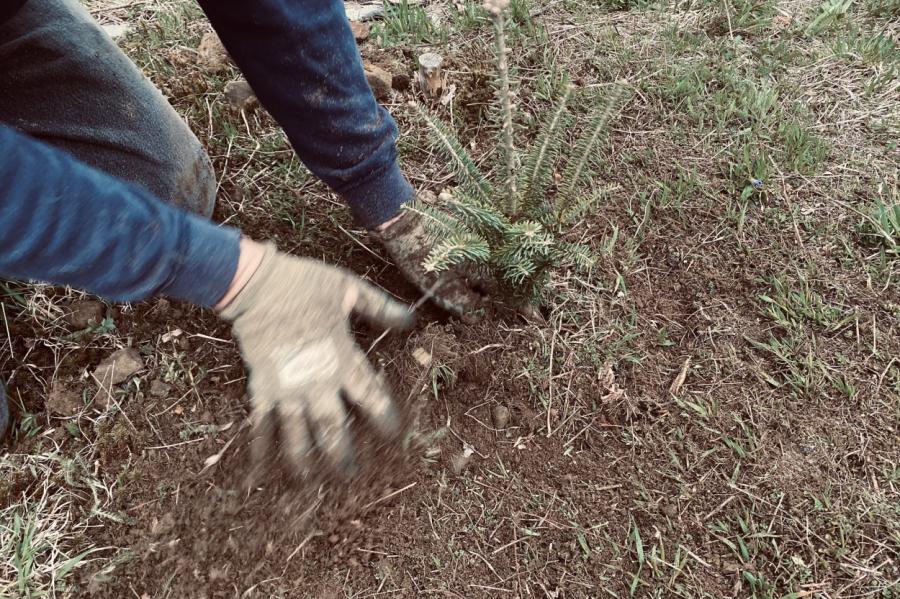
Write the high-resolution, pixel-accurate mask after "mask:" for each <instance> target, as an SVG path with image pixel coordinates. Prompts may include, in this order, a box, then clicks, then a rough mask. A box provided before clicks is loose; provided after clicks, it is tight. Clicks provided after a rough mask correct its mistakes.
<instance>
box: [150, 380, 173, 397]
mask: <svg viewBox="0 0 900 599" xmlns="http://www.w3.org/2000/svg"><path fill="white" fill-rule="evenodd" d="M171 392H172V385H170V384H168V383H164V382H162V381H161V380H159V379H153V382H151V383H150V395H152V396H153V397H168V396H169V393H171Z"/></svg>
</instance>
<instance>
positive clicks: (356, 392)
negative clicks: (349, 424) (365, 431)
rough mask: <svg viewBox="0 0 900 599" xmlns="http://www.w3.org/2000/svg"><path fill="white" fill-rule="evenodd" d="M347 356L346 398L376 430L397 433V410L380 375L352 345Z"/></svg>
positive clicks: (387, 434)
mask: <svg viewBox="0 0 900 599" xmlns="http://www.w3.org/2000/svg"><path fill="white" fill-rule="evenodd" d="M345 355H346V356H347V362H348V364H347V372H348V374H347V376H346V377H345V378H344V381H343V386H344V392H345V393H346V394H347V399H348V400H349V401H351V402H353V404H354V405H356V406H357V407H359V409H360V410H361V411H362V412H363V413H364V414H365V416H366V418H368V420H369V422H371V423H372V424H373V425H374V426H375V427H376V428H377V429H378V431H379V432H380V433H381V434H382V435H384V436H385V437H389V438H390V437H394V436H396V435H397V433H398V432H399V428H400V423H399V418H398V417H397V410H396V409H395V407H394V402H393V400H392V399H391V395H390V393H389V392H388V389H387V386H386V385H385V384H384V381H383V380H382V379H381V377H380V376H378V375H376V374H375V371H374V370H373V369H372V365H371V364H369V361H368V360H367V359H366V357H365V356H364V355H363V354H362V353H361V352H360V351H359V350H358V349H356V348H355V347H353V348H351V349H350V351H348V352H347V353H346V354H345Z"/></svg>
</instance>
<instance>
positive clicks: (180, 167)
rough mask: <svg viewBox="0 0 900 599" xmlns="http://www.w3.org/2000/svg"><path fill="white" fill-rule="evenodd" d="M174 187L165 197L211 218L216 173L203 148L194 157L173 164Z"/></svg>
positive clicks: (197, 150) (214, 199)
mask: <svg viewBox="0 0 900 599" xmlns="http://www.w3.org/2000/svg"><path fill="white" fill-rule="evenodd" d="M170 167H171V172H172V189H171V191H170V195H169V197H167V198H163V199H164V200H167V201H169V202H171V203H173V204H175V205H176V206H178V207H180V208H184V209H185V210H189V211H190V212H193V213H195V214H199V215H201V216H205V217H207V218H209V217H210V216H212V213H213V208H215V204H216V175H215V172H214V171H213V166H212V162H211V161H210V159H209V156H208V155H207V153H206V151H205V150H204V149H203V148H197V149H196V150H195V151H194V152H193V157H192V158H189V159H186V160H181V161H178V163H177V164H171V165H170Z"/></svg>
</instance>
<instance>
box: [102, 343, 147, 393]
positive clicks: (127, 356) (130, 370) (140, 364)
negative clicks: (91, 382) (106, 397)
mask: <svg viewBox="0 0 900 599" xmlns="http://www.w3.org/2000/svg"><path fill="white" fill-rule="evenodd" d="M143 369H144V360H143V358H141V354H140V353H139V352H138V350H136V349H135V348H133V347H126V348H124V349H120V350H118V351H116V352H113V353H112V354H111V355H110V356H109V357H108V358H106V359H105V360H103V361H102V362H100V364H98V365H97V368H96V369H95V370H94V378H96V379H97V382H98V383H100V384H101V385H103V386H109V385H118V384H119V383H123V382H125V381H126V380H128V377H130V376H131V375H133V374H135V373H137V372H139V371H141V370H143Z"/></svg>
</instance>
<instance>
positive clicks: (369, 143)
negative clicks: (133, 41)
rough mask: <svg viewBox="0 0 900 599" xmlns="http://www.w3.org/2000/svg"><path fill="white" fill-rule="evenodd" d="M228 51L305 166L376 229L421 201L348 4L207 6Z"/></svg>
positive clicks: (309, 1) (277, 0) (209, 1)
mask: <svg viewBox="0 0 900 599" xmlns="http://www.w3.org/2000/svg"><path fill="white" fill-rule="evenodd" d="M200 5H201V6H202V7H203V10H204V11H205V12H206V14H207V16H208V17H209V19H210V21H211V22H212V24H213V27H214V28H215V29H216V32H217V33H218V34H219V37H220V38H221V39H222V43H223V44H224V45H225V47H226V48H227V49H228V52H229V53H230V54H231V56H232V58H234V60H235V62H236V63H237V64H238V66H239V67H240V68H241V70H242V71H243V73H244V76H245V77H246V78H247V81H248V82H249V83H250V86H251V87H252V88H253V90H254V92H255V93H256V95H257V97H258V98H259V100H260V102H261V103H262V105H263V106H265V107H266V109H267V110H268V111H269V112H270V113H271V114H272V116H273V117H275V120H277V121H278V123H279V124H280V125H281V126H282V128H283V129H284V131H285V133H286V134H287V136H288V139H290V141H291V145H293V147H294V150H295V151H296V152H297V155H298V156H299V157H300V159H301V160H302V161H303V162H304V164H306V166H307V167H308V168H309V169H310V170H311V171H312V172H313V173H314V174H315V175H316V176H318V177H319V178H321V179H322V180H323V181H325V182H326V183H327V184H328V185H329V186H330V187H331V188H332V189H334V190H335V191H336V192H337V193H339V194H340V195H341V196H342V197H343V198H344V199H345V200H346V201H347V203H348V204H349V205H350V209H351V211H352V212H353V215H354V217H355V218H356V220H357V221H358V222H359V223H360V224H362V225H364V226H367V227H369V228H372V227H374V226H375V225H379V224H381V223H383V222H385V221H387V220H389V219H390V218H391V217H393V216H395V215H396V214H397V212H398V210H399V208H400V205H401V204H402V203H404V202H406V201H408V200H409V199H411V198H412V197H413V195H414V191H413V189H412V187H411V186H410V184H409V182H407V180H406V178H405V177H404V176H403V175H402V173H401V172H400V169H399V167H398V165H397V150H396V144H395V139H396V136H397V126H396V124H395V123H394V120H393V119H392V118H391V116H390V115H389V114H388V113H387V111H386V110H385V109H384V108H382V107H381V106H379V105H378V103H377V102H376V101H375V97H374V96H373V95H372V90H371V89H370V88H369V85H368V82H367V81H366V77H365V73H364V71H363V66H362V59H361V58H360V55H359V50H358V49H357V47H356V42H355V41H354V39H353V33H352V32H351V30H350V24H349V22H348V21H347V16H346V13H345V12H344V5H343V2H342V1H341V0H254V1H253V2H246V1H243V0H241V1H239V0H200Z"/></svg>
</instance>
